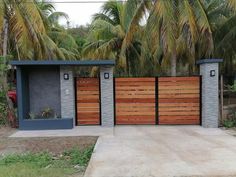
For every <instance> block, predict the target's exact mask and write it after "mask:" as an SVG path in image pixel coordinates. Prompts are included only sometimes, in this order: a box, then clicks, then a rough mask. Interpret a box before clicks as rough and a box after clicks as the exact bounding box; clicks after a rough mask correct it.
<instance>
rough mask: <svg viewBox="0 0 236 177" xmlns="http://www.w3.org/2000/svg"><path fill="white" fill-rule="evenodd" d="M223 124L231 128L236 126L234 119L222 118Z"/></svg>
mask: <svg viewBox="0 0 236 177" xmlns="http://www.w3.org/2000/svg"><path fill="white" fill-rule="evenodd" d="M223 126H224V127H226V128H232V127H235V126H236V121H235V120H224V121H223Z"/></svg>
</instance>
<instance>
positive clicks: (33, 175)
mask: <svg viewBox="0 0 236 177" xmlns="http://www.w3.org/2000/svg"><path fill="white" fill-rule="evenodd" d="M92 151H93V146H92V147H89V148H87V149H85V150H83V151H81V150H79V149H77V148H73V149H70V150H67V151H65V152H64V153H63V154H62V155H60V156H57V157H53V156H52V155H51V154H49V153H47V152H44V153H37V154H32V153H27V154H13V155H8V156H6V157H3V158H1V159H0V177H68V176H70V175H72V174H76V173H78V172H79V169H76V168H74V166H75V165H79V166H82V167H86V166H87V164H88V162H89V159H90V157H91V154H92ZM84 169H85V168H84ZM80 170H81V169H80Z"/></svg>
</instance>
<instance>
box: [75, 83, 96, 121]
mask: <svg viewBox="0 0 236 177" xmlns="http://www.w3.org/2000/svg"><path fill="white" fill-rule="evenodd" d="M76 84H77V86H76V87H77V89H76V91H77V93H76V94H77V98H76V99H77V124H78V125H99V124H100V103H99V102H100V101H99V99H100V98H99V79H98V78H78V79H77V81H76Z"/></svg>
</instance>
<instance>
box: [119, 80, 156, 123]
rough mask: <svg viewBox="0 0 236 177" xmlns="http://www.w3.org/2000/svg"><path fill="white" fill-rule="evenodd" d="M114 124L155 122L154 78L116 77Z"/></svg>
mask: <svg viewBox="0 0 236 177" xmlns="http://www.w3.org/2000/svg"><path fill="white" fill-rule="evenodd" d="M115 94H116V95H115V98H116V100H115V101H116V124H155V115H156V112H155V111H156V108H155V99H156V95H155V78H116V79H115Z"/></svg>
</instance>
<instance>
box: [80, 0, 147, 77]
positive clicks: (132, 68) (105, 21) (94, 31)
mask: <svg viewBox="0 0 236 177" xmlns="http://www.w3.org/2000/svg"><path fill="white" fill-rule="evenodd" d="M149 5H150V1H145V0H142V1H133V0H128V1H126V2H120V1H108V2H106V3H105V4H104V5H103V6H102V9H101V13H97V14H95V15H94V20H93V22H92V25H91V30H90V34H89V37H88V41H89V43H88V44H87V45H86V46H85V48H84V50H83V54H84V55H85V56H88V57H90V58H94V59H100V58H113V59H116V61H117V63H118V68H116V69H117V74H118V75H121V74H126V75H137V74H138V67H139V57H140V52H141V42H140V41H139V40H138V35H140V34H139V33H138V32H140V31H141V30H142V28H141V26H140V24H139V22H140V20H141V19H142V17H143V15H144V13H145V11H146V10H147V8H148V7H149Z"/></svg>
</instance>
